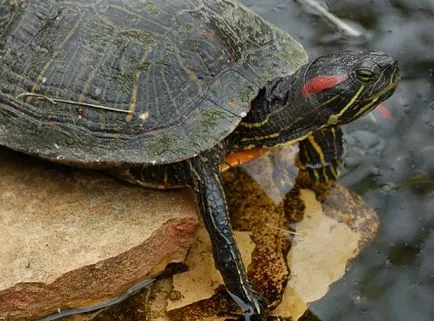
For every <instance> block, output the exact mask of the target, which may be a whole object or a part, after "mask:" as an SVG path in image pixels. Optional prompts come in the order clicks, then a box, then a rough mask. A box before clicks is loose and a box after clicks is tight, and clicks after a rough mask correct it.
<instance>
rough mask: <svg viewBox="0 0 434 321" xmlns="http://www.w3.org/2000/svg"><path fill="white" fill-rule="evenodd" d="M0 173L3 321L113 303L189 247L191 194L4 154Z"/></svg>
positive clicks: (193, 213) (193, 214)
mask: <svg viewBox="0 0 434 321" xmlns="http://www.w3.org/2000/svg"><path fill="white" fill-rule="evenodd" d="M0 172H1V173H2V175H1V177H0V225H1V226H2V233H0V266H1V267H2V268H1V269H0V320H33V319H37V318H41V317H43V316H45V315H47V314H50V313H53V312H56V310H58V309H60V310H64V309H67V308H74V307H81V306H89V305H94V304H98V303H101V302H103V301H105V300H109V299H112V298H113V297H116V296H118V295H119V294H120V293H122V292H123V291H125V290H127V289H128V288H129V287H131V286H132V285H134V284H136V283H137V282H139V281H141V280H144V279H146V278H150V277H152V276H155V275H157V274H159V273H160V272H161V271H162V270H164V269H165V267H166V265H167V264H168V263H170V262H180V261H183V260H184V258H185V256H186V253H187V251H188V249H189V247H190V245H191V244H192V243H193V241H194V237H195V233H196V229H197V227H198V219H197V209H196V205H195V202H194V200H193V195H192V194H191V193H190V192H189V191H188V190H177V191H164V192H158V191H153V190H147V189H144V188H140V187H135V186H130V185H127V184H123V183H120V182H119V181H117V180H114V179H112V178H109V177H107V176H105V175H103V174H102V173H99V172H93V171H86V170H72V169H70V168H66V167H61V166H56V165H53V164H50V163H48V162H43V161H40V160H37V159H34V158H31V157H26V156H23V155H21V154H18V153H15V152H12V151H10V150H7V149H5V148H1V149H0Z"/></svg>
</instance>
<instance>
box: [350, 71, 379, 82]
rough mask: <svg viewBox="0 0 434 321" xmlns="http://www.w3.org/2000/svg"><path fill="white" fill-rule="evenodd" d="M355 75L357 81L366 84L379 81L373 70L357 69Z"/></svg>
mask: <svg viewBox="0 0 434 321" xmlns="http://www.w3.org/2000/svg"><path fill="white" fill-rule="evenodd" d="M355 73H356V77H357V79H358V80H360V81H361V82H364V83H370V82H373V81H375V80H376V79H377V75H376V73H374V72H373V71H372V70H371V69H367V68H360V69H357V70H356V71H355Z"/></svg>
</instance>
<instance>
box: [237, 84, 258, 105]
mask: <svg viewBox="0 0 434 321" xmlns="http://www.w3.org/2000/svg"><path fill="white" fill-rule="evenodd" d="M254 93H255V89H254V88H253V87H252V86H247V88H245V89H243V90H240V92H239V93H238V99H239V100H240V101H242V102H243V103H250V101H251V100H252V99H253V98H254V97H253V95H254Z"/></svg>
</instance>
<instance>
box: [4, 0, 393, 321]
mask: <svg viewBox="0 0 434 321" xmlns="http://www.w3.org/2000/svg"><path fill="white" fill-rule="evenodd" d="M0 9H1V10H0V79H1V81H0V144H1V145H4V146H7V147H9V148H12V149H14V150H17V151H20V152H24V153H27V154H31V155H37V156H39V157H43V158H45V159H49V160H54V161H61V162H63V163H66V164H69V165H72V166H86V167H93V168H100V169H110V170H111V172H112V173H113V172H114V171H116V173H117V175H118V177H120V178H122V179H124V180H127V181H129V182H134V183H137V184H141V185H144V186H150V187H157V188H162V187H173V186H180V185H189V186H191V187H192V188H193V189H194V191H195V192H196V194H197V199H198V202H199V205H200V212H201V215H202V217H203V221H204V223H205V225H206V228H207V230H208V233H209V235H210V237H211V240H212V247H213V255H214V259H215V264H216V266H217V268H218V269H219V271H220V273H221V275H222V277H223V279H224V282H225V285H226V289H227V291H228V293H229V294H230V296H231V297H232V298H233V299H234V300H235V302H236V303H237V304H238V305H239V306H240V308H241V309H242V310H243V313H244V318H245V319H246V320H258V319H265V318H266V315H267V311H266V310H267V305H266V300H265V299H262V297H261V295H260V294H258V293H255V291H254V290H253V289H252V287H251V285H250V284H249V282H248V280H247V277H246V273H245V268H244V266H243V264H242V262H241V259H240V254H239V251H238V248H237V246H236V244H235V241H234V239H233V235H232V230H231V226H230V222H229V216H228V210H227V205H226V201H225V195H224V191H223V189H222V186H221V174H220V168H221V165H222V163H223V162H224V160H225V156H227V155H229V154H231V153H235V152H238V153H240V152H242V151H245V150H250V151H251V150H256V149H269V148H274V147H278V146H282V145H286V144H290V143H295V142H299V144H300V160H301V163H302V164H303V165H304V166H305V167H306V168H307V170H308V171H309V174H310V176H311V178H312V179H313V180H314V181H333V180H335V179H336V177H337V167H338V165H339V163H340V160H341V155H342V133H341V129H340V125H343V124H346V123H348V122H350V121H353V120H355V119H356V118H359V117H361V116H363V115H365V114H366V113H368V112H369V111H371V110H372V109H373V108H375V106H377V105H378V104H379V103H381V102H382V101H384V100H385V99H387V98H388V97H389V96H390V95H391V94H392V93H393V91H394V90H395V87H396V85H397V82H398V77H399V69H398V66H397V63H396V61H395V59H393V58H392V57H390V56H388V55H386V54H385V53H382V52H379V51H373V50H366V51H344V52H338V53H334V54H329V55H325V56H321V57H319V58H317V59H315V60H312V61H310V62H308V63H306V54H305V52H304V50H303V48H302V47H301V45H300V44H298V43H297V42H296V41H295V40H294V39H293V38H292V37H291V36H290V35H288V34H287V33H285V32H283V31H281V30H279V29H278V28H276V27H274V26H272V25H270V24H269V23H267V22H265V21H263V20H262V19H261V18H260V17H259V16H257V15H256V14H254V13H253V12H251V11H249V10H248V9H247V8H245V7H244V6H243V5H241V4H239V3H238V2H237V1H235V0H224V1H217V0H201V1H189V0H177V1H168V0H155V1H152V2H147V3H146V4H143V3H141V2H136V1H116V0H111V1H109V0H103V1H80V0H72V1H57V0H56V1H54V0H48V1H26V2H13V1H12V2H11V1H9V0H0Z"/></svg>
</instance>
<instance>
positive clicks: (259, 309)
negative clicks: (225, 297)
mask: <svg viewBox="0 0 434 321" xmlns="http://www.w3.org/2000/svg"><path fill="white" fill-rule="evenodd" d="M231 296H232V295H231ZM232 298H233V299H234V301H235V302H236V303H237V304H238V305H239V306H240V307H241V308H243V316H240V317H239V318H238V319H237V321H266V320H267V317H268V307H267V306H268V304H267V300H266V299H265V297H264V296H262V295H261V294H259V293H258V292H256V291H253V290H250V298H249V299H250V300H249V301H250V302H248V303H247V302H240V299H239V298H234V297H233V296H232Z"/></svg>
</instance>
